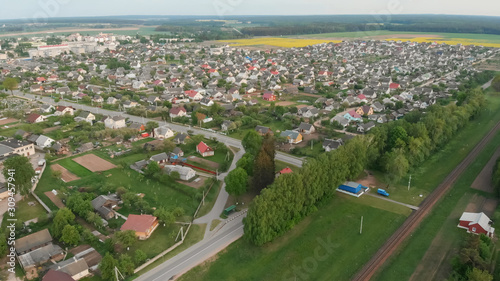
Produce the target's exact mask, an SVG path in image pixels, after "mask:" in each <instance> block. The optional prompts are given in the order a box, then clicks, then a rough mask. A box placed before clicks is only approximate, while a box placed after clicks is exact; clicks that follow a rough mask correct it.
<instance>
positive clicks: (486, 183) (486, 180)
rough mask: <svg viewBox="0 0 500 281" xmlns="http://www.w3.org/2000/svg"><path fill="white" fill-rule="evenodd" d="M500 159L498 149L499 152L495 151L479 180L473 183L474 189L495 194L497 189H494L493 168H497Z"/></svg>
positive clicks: (478, 177) (478, 176) (499, 149)
mask: <svg viewBox="0 0 500 281" xmlns="http://www.w3.org/2000/svg"><path fill="white" fill-rule="evenodd" d="M498 157H500V147H499V148H498V149H497V151H495V153H493V155H492V156H491V159H490V161H488V163H487V164H486V166H484V168H483V169H482V170H481V172H480V173H479V175H477V178H476V179H475V180H474V182H473V183H472V186H471V187H472V188H474V189H477V190H482V191H485V192H489V193H493V192H494V191H495V188H494V187H493V181H492V176H493V168H494V167H495V164H496V162H497V159H498Z"/></svg>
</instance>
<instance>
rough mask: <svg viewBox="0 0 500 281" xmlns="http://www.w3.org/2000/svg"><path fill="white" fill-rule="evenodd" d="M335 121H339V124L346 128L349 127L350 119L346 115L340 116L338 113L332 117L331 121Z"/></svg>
mask: <svg viewBox="0 0 500 281" xmlns="http://www.w3.org/2000/svg"><path fill="white" fill-rule="evenodd" d="M334 121H335V122H337V123H339V125H340V126H342V127H344V128H345V127H347V126H348V125H349V123H350V120H349V119H347V118H345V117H344V116H340V115H336V116H334V117H333V118H332V119H330V123H333V122H334Z"/></svg>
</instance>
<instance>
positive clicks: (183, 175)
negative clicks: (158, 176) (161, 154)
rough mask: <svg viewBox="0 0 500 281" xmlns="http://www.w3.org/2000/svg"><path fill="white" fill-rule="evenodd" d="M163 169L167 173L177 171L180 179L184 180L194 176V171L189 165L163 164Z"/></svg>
mask: <svg viewBox="0 0 500 281" xmlns="http://www.w3.org/2000/svg"><path fill="white" fill-rule="evenodd" d="M163 169H164V170H165V172H166V173H168V174H169V175H170V174H171V173H172V172H177V173H179V176H180V179H181V180H184V181H188V180H191V179H192V178H194V177H195V176H196V173H195V171H194V170H193V169H191V168H189V167H182V166H178V165H165V167H164V168H163Z"/></svg>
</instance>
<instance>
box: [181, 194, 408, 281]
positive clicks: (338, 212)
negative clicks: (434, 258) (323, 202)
mask: <svg viewBox="0 0 500 281" xmlns="http://www.w3.org/2000/svg"><path fill="white" fill-rule="evenodd" d="M361 216H364V225H363V234H361V235H360V234H359V222H360V219H361ZM405 218H406V216H404V215H401V214H397V213H394V212H389V211H385V210H381V209H377V208H373V207H370V206H367V205H364V204H358V203H357V202H356V200H351V199H350V198H343V197H335V198H334V199H332V200H331V202H329V203H328V205H327V206H325V207H323V208H321V209H320V210H319V211H318V212H316V213H314V214H313V215H311V216H310V217H308V218H307V219H305V220H304V221H302V222H301V223H300V224H299V225H297V226H295V227H294V228H293V229H292V230H291V231H290V232H288V233H287V234H286V235H285V236H283V237H281V238H279V239H277V240H276V241H274V242H272V243H269V244H266V245H264V246H262V247H255V246H253V245H251V244H249V243H248V242H246V241H245V240H243V239H240V240H238V241H237V242H235V243H233V244H232V245H231V246H229V247H228V248H227V250H226V251H225V252H223V253H222V254H220V255H218V256H217V261H216V262H214V263H212V264H210V265H211V266H210V267H207V265H206V264H205V265H201V266H198V267H196V268H195V269H193V270H191V271H190V272H188V273H187V274H186V275H184V276H182V277H181V279H180V280H238V281H240V280H294V273H295V276H296V278H297V280H348V279H349V278H350V276H352V275H353V274H354V273H355V272H356V271H357V270H358V269H359V267H361V266H362V265H363V264H364V262H366V261H367V259H368V258H369V257H370V255H371V254H373V253H374V252H375V251H376V250H377V249H378V247H380V245H381V244H382V243H383V242H384V241H385V239H386V238H387V237H388V236H389V235H390V234H391V233H392V232H393V231H394V230H395V229H396V228H397V227H398V226H399V225H400V224H401V223H402V222H403V221H404V219H405ZM381 225H383V227H380V226H381ZM325 244H326V245H327V246H326V247H325V246H324V245H325ZM315 253H316V254H315ZM318 255H320V256H319V257H318ZM336 262H338V263H336Z"/></svg>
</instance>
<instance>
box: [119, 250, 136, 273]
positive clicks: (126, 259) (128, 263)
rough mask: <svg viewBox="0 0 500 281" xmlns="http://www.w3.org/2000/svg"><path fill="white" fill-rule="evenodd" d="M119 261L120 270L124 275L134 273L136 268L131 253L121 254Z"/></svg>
mask: <svg viewBox="0 0 500 281" xmlns="http://www.w3.org/2000/svg"><path fill="white" fill-rule="evenodd" d="M118 263H119V266H120V272H121V273H122V274H123V275H132V274H134V269H135V266H134V262H133V261H132V258H131V257H130V256H129V255H127V254H121V255H120V258H119V260H118Z"/></svg>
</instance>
